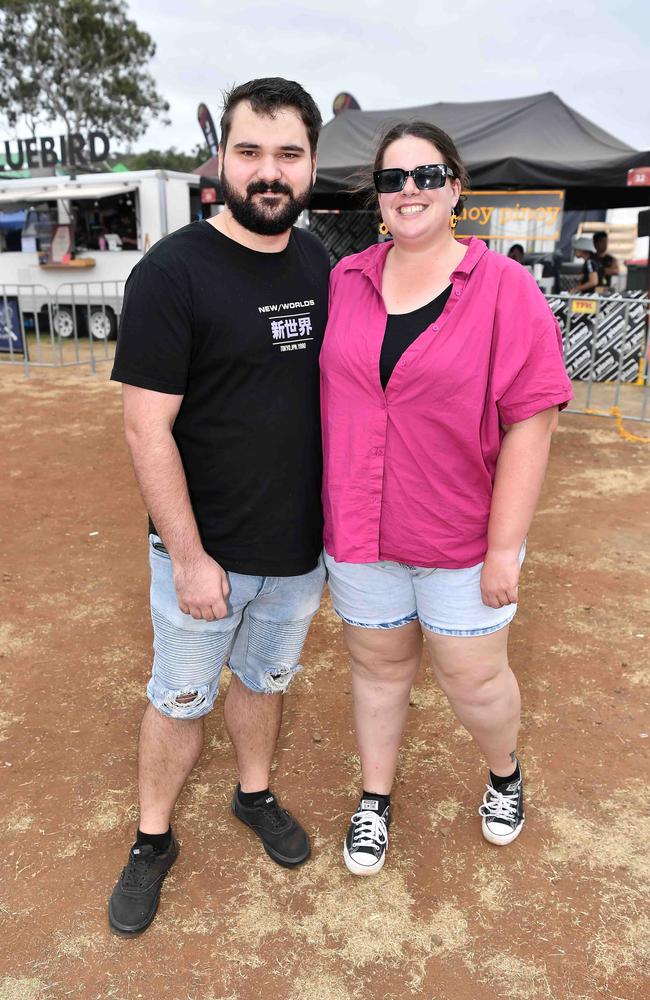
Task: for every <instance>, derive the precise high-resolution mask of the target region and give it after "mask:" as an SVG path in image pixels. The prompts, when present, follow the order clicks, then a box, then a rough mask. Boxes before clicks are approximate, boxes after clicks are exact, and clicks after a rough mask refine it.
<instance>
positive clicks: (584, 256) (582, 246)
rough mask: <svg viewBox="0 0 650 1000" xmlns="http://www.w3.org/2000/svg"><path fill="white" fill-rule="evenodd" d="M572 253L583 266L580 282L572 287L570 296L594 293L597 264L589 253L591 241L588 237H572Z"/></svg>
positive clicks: (596, 283)
mask: <svg viewBox="0 0 650 1000" xmlns="http://www.w3.org/2000/svg"><path fill="white" fill-rule="evenodd" d="M573 252H574V254H575V255H576V257H578V258H579V259H580V260H582V262H583V264H582V274H581V276H580V281H578V282H577V283H576V284H575V285H574V286H573V288H572V289H571V292H570V294H571V295H577V294H579V293H580V292H595V291H596V287H597V285H598V283H599V281H598V264H597V263H596V261H595V260H594V255H593V253H592V252H591V240H590V239H589V237H588V236H574V237H573Z"/></svg>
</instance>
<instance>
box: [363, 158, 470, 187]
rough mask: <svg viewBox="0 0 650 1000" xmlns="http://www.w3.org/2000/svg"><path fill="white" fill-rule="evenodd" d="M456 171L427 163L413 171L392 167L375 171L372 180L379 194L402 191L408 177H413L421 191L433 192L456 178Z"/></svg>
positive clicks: (441, 164)
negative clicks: (449, 179)
mask: <svg viewBox="0 0 650 1000" xmlns="http://www.w3.org/2000/svg"><path fill="white" fill-rule="evenodd" d="M455 176H456V175H455V174H454V171H453V170H452V169H451V167H448V166H447V164H446V163H427V164H426V165H425V166H423V167H414V168H413V170H402V168H401V167H390V168H389V169H388V170H375V171H373V175H372V179H373V181H374V182H375V187H376V189H377V191H378V192H379V194H395V193H396V192H397V191H402V190H403V188H404V185H405V184H406V179H407V177H412V178H413V180H414V182H415V186H416V187H417V188H418V190H419V191H432V190H433V189H434V188H441V187H444V186H445V181H446V180H447V178H448V177H455Z"/></svg>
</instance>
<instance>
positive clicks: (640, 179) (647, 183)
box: [627, 167, 650, 187]
mask: <svg viewBox="0 0 650 1000" xmlns="http://www.w3.org/2000/svg"><path fill="white" fill-rule="evenodd" d="M627 186H628V187H650V167H634V168H633V169H632V170H628V172H627Z"/></svg>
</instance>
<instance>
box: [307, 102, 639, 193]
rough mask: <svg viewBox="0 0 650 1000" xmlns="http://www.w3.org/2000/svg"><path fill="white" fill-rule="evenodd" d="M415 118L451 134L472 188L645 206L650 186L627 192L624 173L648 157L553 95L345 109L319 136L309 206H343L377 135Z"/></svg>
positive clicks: (367, 159)
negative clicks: (557, 191)
mask: <svg viewBox="0 0 650 1000" xmlns="http://www.w3.org/2000/svg"><path fill="white" fill-rule="evenodd" d="M415 118H417V119H423V120H424V121H427V122H431V123H432V124H435V125H438V126H440V127H441V128H443V129H444V130H445V131H446V132H448V133H449V134H450V135H451V136H452V138H453V139H454V140H455V142H456V144H457V146H458V149H459V152H460V154H461V156H462V157H463V160H464V161H465V163H466V165H467V167H468V170H469V174H470V181H471V186H472V188H474V189H484V190H485V189H489V188H492V189H503V188H514V189H517V188H519V189H521V188H528V189H530V188H545V189H546V188H563V189H565V190H566V193H567V194H566V208H568V209H592V208H605V207H607V208H619V207H624V206H636V205H638V206H643V205H648V204H650V187H627V172H628V170H631V169H632V168H633V167H639V166H650V151H646V152H639V151H638V150H635V149H633V148H632V147H631V146H628V145H627V144H626V143H624V142H621V140H620V139H617V138H616V137H615V136H613V135H610V134H609V133H608V132H605V131H604V130H603V129H601V128H599V127H598V126H597V125H595V124H594V123H593V122H590V121H589V120H588V119H587V118H584V117H583V116H582V115H580V114H578V112H577V111H574V110H573V108H570V107H569V106H568V105H567V104H565V103H564V101H562V100H560V98H559V97H558V96H557V94H553V93H551V92H548V93H545V94H534V95H533V96H531V97H518V98H512V99H509V100H500V101H476V102H472V103H466V104H465V103H464V104H449V103H439V104H427V105H424V106H423V107H419V108H403V109H400V110H394V111H352V110H350V111H344V112H342V113H341V114H339V115H337V116H336V117H335V118H333V119H332V121H330V122H328V123H327V124H326V125H325V126H324V127H323V130H322V132H321V138H320V141H319V146H318V177H317V180H316V188H315V192H314V194H315V196H316V197H315V198H314V203H315V204H319V203H320V204H321V205H322V207H326V206H328V205H332V206H333V205H334V204H335V202H336V201H339V203H340V199H341V198H343V199H344V200H347V198H346V193H349V191H350V189H351V188H352V187H354V185H355V182H356V181H355V176H354V175H355V173H356V172H358V171H359V169H360V168H362V167H364V166H367V165H368V164H369V163H370V161H371V158H372V150H373V148H374V145H375V143H376V141H377V137H378V136H379V135H380V134H381V133H382V132H383V130H384V129H385V128H386V127H388V126H389V125H390V124H393V123H395V122H398V121H404V120H405V119H415Z"/></svg>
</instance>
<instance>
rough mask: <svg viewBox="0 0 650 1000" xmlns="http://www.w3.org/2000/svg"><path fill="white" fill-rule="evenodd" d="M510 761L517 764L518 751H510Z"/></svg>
mask: <svg viewBox="0 0 650 1000" xmlns="http://www.w3.org/2000/svg"><path fill="white" fill-rule="evenodd" d="M510 760H511V761H512V763H513V764H516V763H517V751H516V750H511V751H510Z"/></svg>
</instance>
